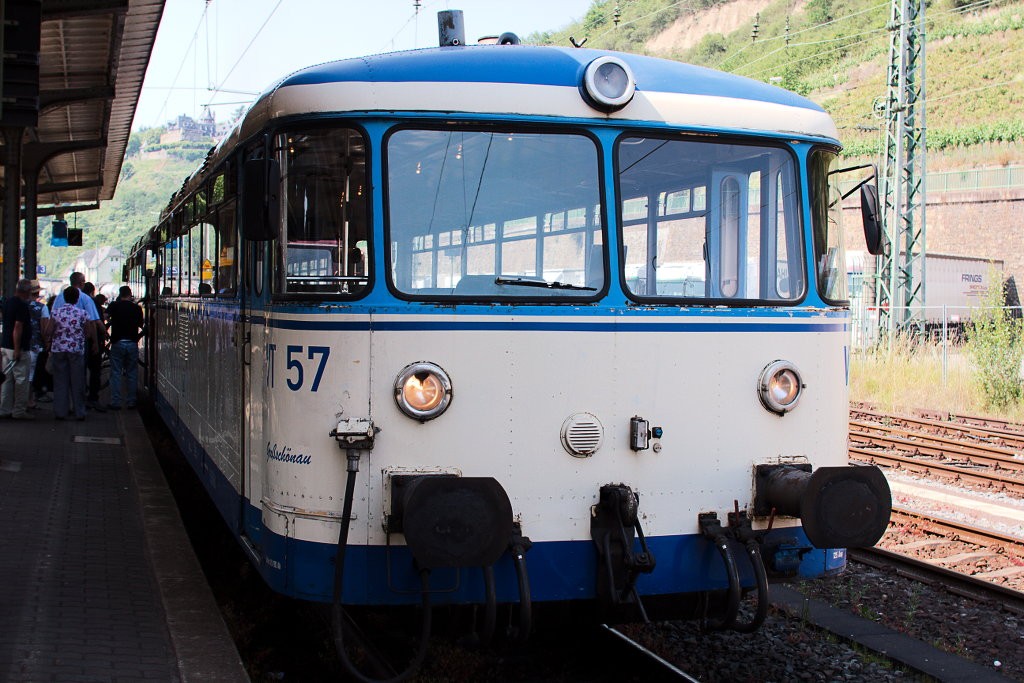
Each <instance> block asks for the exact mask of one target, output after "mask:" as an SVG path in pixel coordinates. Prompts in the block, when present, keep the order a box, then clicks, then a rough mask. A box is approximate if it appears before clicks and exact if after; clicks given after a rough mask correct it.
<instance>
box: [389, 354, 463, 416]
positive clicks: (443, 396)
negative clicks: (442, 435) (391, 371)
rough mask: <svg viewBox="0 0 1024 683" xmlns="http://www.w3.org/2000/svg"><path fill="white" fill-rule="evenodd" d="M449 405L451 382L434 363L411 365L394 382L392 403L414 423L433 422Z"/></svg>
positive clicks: (450, 400) (446, 374)
mask: <svg viewBox="0 0 1024 683" xmlns="http://www.w3.org/2000/svg"><path fill="white" fill-rule="evenodd" d="M451 402H452V382H451V380H450V379H449V378H448V373H446V372H445V371H444V370H442V369H441V368H440V367H439V366H437V365H435V364H434V363H427V362H419V363H410V364H409V365H407V366H405V368H403V370H402V371H401V372H400V373H398V377H397V378H396V379H395V403H397V404H398V407H399V409H400V410H401V411H402V412H403V413H405V414H406V415H408V416H409V417H411V418H413V419H414V420H419V421H420V422H426V421H427V420H433V419H434V418H435V417H437V416H438V415H440V414H441V413H443V412H444V411H445V410H447V409H448V405H449V404H450V403H451Z"/></svg>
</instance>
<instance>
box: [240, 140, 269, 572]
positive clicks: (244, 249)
mask: <svg viewBox="0 0 1024 683" xmlns="http://www.w3.org/2000/svg"><path fill="white" fill-rule="evenodd" d="M263 156H264V146H263V144H262V143H259V144H258V145H256V146H254V147H253V148H251V149H250V150H249V151H248V153H247V155H246V159H247V160H249V159H260V158H263ZM243 173H244V171H243ZM239 190H240V195H239V203H238V206H239V214H240V216H239V225H240V226H241V230H240V232H241V236H240V237H241V239H240V241H239V251H240V252H241V256H242V259H241V274H240V286H239V294H240V299H241V302H240V303H241V306H240V308H241V310H240V315H239V336H240V339H241V343H240V344H239V367H240V368H241V370H242V372H241V379H240V384H241V386H240V387H239V389H240V391H239V396H240V397H241V403H242V405H241V420H240V434H239V445H240V449H239V452H240V453H241V456H242V462H241V472H242V496H241V498H242V500H241V504H242V520H243V521H242V537H243V540H244V541H245V542H246V543H247V544H248V545H249V547H250V549H251V550H252V552H254V553H255V555H256V557H257V558H262V552H261V548H262V543H261V537H262V531H263V524H262V521H261V520H262V515H261V512H260V506H261V503H262V492H263V469H262V464H263V457H262V456H263V455H264V453H263V451H262V450H261V444H262V443H263V433H264V415H265V409H264V407H265V405H266V400H267V389H268V387H267V386H266V382H265V380H264V378H267V377H269V375H268V373H267V372H266V364H267V362H268V354H269V353H270V352H271V349H269V348H268V345H267V342H266V339H267V336H268V335H267V315H266V311H267V305H268V302H269V297H270V287H269V280H268V273H267V268H268V265H267V264H268V259H267V256H268V254H269V248H270V246H269V245H270V243H269V242H267V241H263V240H261V239H253V237H252V234H251V232H249V230H248V228H247V227H246V225H245V222H246V221H247V220H251V216H250V215H249V213H248V212H247V210H246V208H245V202H246V196H245V193H246V192H247V191H248V192H253V191H254V189H253V188H251V187H247V186H246V183H245V182H244V180H243V182H241V183H240V187H239Z"/></svg>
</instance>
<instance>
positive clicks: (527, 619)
mask: <svg viewBox="0 0 1024 683" xmlns="http://www.w3.org/2000/svg"><path fill="white" fill-rule="evenodd" d="M512 562H514V563H515V567H516V578H517V579H518V580H519V632H518V633H516V641H517V642H518V643H520V644H522V643H525V642H526V639H527V638H529V637H530V630H531V629H532V628H533V597H531V595H530V575H529V574H528V573H527V571H526V551H525V550H523V546H521V545H519V544H518V543H517V544H515V545H513V546H512Z"/></svg>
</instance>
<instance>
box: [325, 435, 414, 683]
mask: <svg viewBox="0 0 1024 683" xmlns="http://www.w3.org/2000/svg"><path fill="white" fill-rule="evenodd" d="M358 471H359V457H358V455H352V454H351V452H350V454H349V456H348V477H347V479H346V480H345V500H344V502H343V504H342V509H341V530H340V531H339V532H338V552H337V555H336V556H335V560H334V597H333V600H332V602H331V629H332V630H333V631H334V649H335V650H336V651H337V653H338V659H339V660H340V661H341V665H342V667H344V669H345V671H347V672H348V674H349V675H350V676H352V677H353V678H354V679H356V680H357V681H359V682H360V683H398V681H404V680H406V679H408V678H409V677H410V676H412V675H413V674H415V673H416V671H417V670H418V669H419V668H420V666H421V665H422V664H423V660H424V659H425V658H426V656H427V646H428V645H429V643H430V627H431V616H432V615H431V609H430V571H429V570H426V569H422V570H420V586H421V588H420V591H421V595H422V603H421V604H422V607H423V617H422V621H421V625H420V644H419V648H418V649H417V650H416V654H415V656H414V657H413V658H412V661H410V662H409V665H408V666H407V667H406V668H405V670H404V671H401V672H400V673H398V674H397V675H395V676H394V677H392V678H369V677H367V676H364V675H363V674H362V673H360V672H359V670H357V669H356V666H355V664H353V663H352V660H351V659H349V657H348V653H347V652H346V651H345V636H344V631H345V629H344V625H343V621H344V608H343V607H342V605H341V588H342V579H343V577H344V575H345V548H346V547H347V546H348V526H349V524H350V523H351V522H352V499H353V498H354V497H355V491H356V472H358Z"/></svg>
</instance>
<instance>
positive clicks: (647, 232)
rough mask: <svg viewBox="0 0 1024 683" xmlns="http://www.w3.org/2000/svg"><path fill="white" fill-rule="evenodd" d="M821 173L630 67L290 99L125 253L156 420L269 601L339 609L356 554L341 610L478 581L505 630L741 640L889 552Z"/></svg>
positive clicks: (347, 80) (403, 66) (417, 54)
mask: <svg viewBox="0 0 1024 683" xmlns="http://www.w3.org/2000/svg"><path fill="white" fill-rule="evenodd" d="M838 150H839V143H838V140H837V131H836V128H835V126H834V125H833V123H832V121H831V120H830V118H829V116H828V115H827V114H826V113H825V112H824V111H823V110H822V109H821V108H819V107H818V106H816V105H814V104H813V103H811V102H810V101H808V100H806V99H803V98H801V97H799V96H797V95H794V94H792V93H790V92H787V91H784V90H781V89H778V88H775V87H771V86H768V85H765V84H762V83H758V82H754V81H750V80H747V79H743V78H739V77H735V76H731V75H726V74H722V73H717V72H713V71H709V70H706V69H702V68H697V67H693V66H689V65H685V64H680V63H674V62H669V61H663V60H659V59H653V58H647V57H640V56H635V55H628V54H616V53H610V52H602V51H596V50H588V49H559V48H539V47H527V46H522V45H511V46H472V47H468V46H458V47H451V46H449V47H441V48H435V49H425V50H417V51H413V52H402V53H394V54H384V55H378V56H372V57H366V58H362V59H350V60H344V61H339V62H335V63H330V64H324V65H321V66H316V67H312V68H309V69H306V70H303V71H300V72H298V73H295V74H293V75H291V76H289V77H287V78H285V79H284V80H283V81H281V82H280V83H278V84H277V85H276V86H274V87H273V88H272V89H270V90H269V91H267V92H266V93H265V94H264V95H263V96H262V97H261V98H260V99H259V100H258V101H257V102H256V104H255V105H254V106H253V107H252V108H251V109H250V110H249V112H248V113H247V114H246V116H245V117H244V118H243V119H242V120H241V122H240V123H239V124H238V125H237V126H236V128H235V129H234V131H233V132H232V133H231V134H230V135H229V136H228V138H227V139H225V140H224V141H223V142H222V143H221V144H220V145H219V146H218V147H217V148H216V149H214V150H212V151H211V153H210V155H209V156H208V158H207V160H206V162H205V163H204V165H203V167H202V168H201V169H199V170H198V171H197V172H196V173H195V174H194V175H193V176H192V177H191V178H189V179H188V180H187V181H186V182H185V184H184V186H183V187H182V189H181V191H180V192H179V193H177V194H176V195H175V197H174V198H173V199H172V201H171V202H170V204H169V205H168V207H167V209H166V211H165V212H164V214H163V215H162V217H161V222H160V224H159V225H158V226H157V227H156V228H154V230H153V231H152V233H151V234H150V235H148V236H147V238H145V239H144V240H142V241H141V242H140V243H139V245H138V248H137V250H136V254H135V255H134V257H133V271H132V273H133V277H135V278H137V283H138V284H139V285H140V286H141V285H146V286H147V290H148V292H149V293H150V300H149V304H150V307H151V312H152V316H153V318H154V323H155V324H152V325H151V326H150V330H151V337H150V339H149V340H148V343H149V359H150V365H149V368H150V371H151V376H150V378H149V381H150V382H151V388H152V390H153V393H154V395H155V397H156V401H157V405H158V407H159V409H160V411H161V413H162V414H163V416H164V417H165V418H166V419H167V421H168V422H169V424H171V425H172V426H173V428H174V430H175V433H176V434H177V436H178V438H179V439H180V441H181V442H182V444H183V446H184V448H185V451H186V452H187V454H188V456H189V458H190V459H191V461H192V463H193V465H194V466H195V468H196V469H197V471H198V472H199V473H200V475H201V477H202V479H203V482H204V483H205V485H206V487H207V488H208V490H209V492H210V494H211V495H212V496H213V498H214V499H215V500H216V503H217V505H218V507H219V509H220V510H221V512H222V513H223V515H224V517H225V519H226V520H227V521H228V523H229V524H230V526H231V528H232V529H233V530H234V532H235V533H236V534H237V535H238V537H239V538H240V540H241V541H242V542H243V544H244V546H245V548H246V549H247V550H248V551H249V553H250V555H251V558H252V561H253V563H254V564H255V566H256V567H257V568H258V569H259V572H260V573H261V575H262V576H263V578H264V579H265V580H266V582H267V583H268V584H269V585H270V586H271V587H273V588H274V589H275V590H277V591H280V592H282V593H285V594H288V595H291V596H295V597H298V598H303V599H308V600H320V601H329V600H331V599H332V596H333V595H335V592H334V590H333V581H334V573H335V569H336V566H337V564H340V561H339V563H337V564H336V562H335V559H336V557H337V556H338V555H339V552H338V551H339V546H340V548H341V549H342V550H343V551H345V552H344V554H343V556H344V565H343V576H341V577H340V579H339V580H340V582H341V590H340V596H341V597H340V599H341V600H343V601H344V603H346V604H353V605H400V604H414V603H417V602H419V601H420V590H421V583H420V570H422V569H424V568H427V569H430V570H431V575H430V577H429V581H428V584H427V585H428V586H429V589H428V590H429V593H430V598H431V600H432V601H433V602H434V603H447V604H471V603H483V602H486V601H488V597H487V595H488V593H489V586H490V585H491V578H490V576H489V575H488V572H480V571H479V570H478V568H477V567H479V566H489V567H492V568H493V587H494V588H493V594H494V596H495V597H494V598H491V600H490V601H492V602H493V601H494V600H496V601H497V602H509V603H516V602H522V601H524V600H530V601H532V602H534V603H538V602H549V601H578V604H596V605H600V606H602V607H603V608H604V613H605V615H609V614H611V615H613V616H614V615H618V616H620V617H622V618H638V615H642V614H643V608H644V606H646V607H647V608H648V610H651V609H658V606H659V605H668V606H671V607H672V610H670V611H669V612H668V613H674V614H682V613H689V614H693V613H694V612H693V611H692V610H693V609H694V608H695V606H700V608H701V609H702V610H703V613H704V614H705V615H710V616H711V617H713V618H716V619H717V620H718V624H719V625H723V626H729V625H733V624H734V623H735V620H736V610H735V603H736V601H737V600H738V596H739V594H740V592H741V590H746V589H747V588H748V587H750V586H754V585H755V584H760V583H762V582H763V578H764V576H766V575H769V576H770V575H785V576H794V575H797V574H799V575H802V576H821V575H825V574H829V573H834V572H837V571H839V570H841V569H842V568H843V567H844V565H845V551H844V548H845V547H848V546H855V545H871V544H873V543H874V542H875V541H876V540H877V539H878V537H879V536H880V535H881V533H882V531H884V529H885V527H886V524H887V520H888V510H889V492H888V488H887V487H886V485H885V482H884V478H882V477H881V475H880V473H879V472H878V470H877V469H876V468H866V467H849V466H848V463H847V449H846V439H847V380H848V364H849V341H848V340H849V334H850V331H849V318H848V307H847V302H846V293H845V291H844V287H845V277H844V274H845V273H844V267H845V260H844V257H843V234H842V228H841V224H840V214H841V210H840V206H839V202H838V201H837V196H836V187H837V182H836V179H837V178H838V176H839V173H837V166H838V157H837V154H838ZM147 272H148V278H147V277H146V273H147ZM346 484H348V485H349V490H348V495H346ZM346 505H348V506H350V510H351V511H350V512H349V513H347V514H346ZM343 519H344V522H345V523H344V524H343V523H342V522H343ZM340 532H341V533H340ZM339 534H340V539H341V542H340V543H339ZM346 534H347V536H346ZM762 558H763V560H762ZM339 560H340V558H339ZM758 565H760V566H758ZM526 577H528V585H529V594H528V595H526V594H524V589H525V586H526V581H525V580H524V579H525V578H526Z"/></svg>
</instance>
